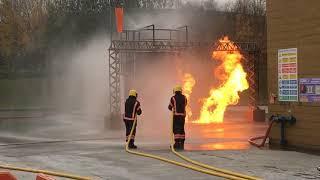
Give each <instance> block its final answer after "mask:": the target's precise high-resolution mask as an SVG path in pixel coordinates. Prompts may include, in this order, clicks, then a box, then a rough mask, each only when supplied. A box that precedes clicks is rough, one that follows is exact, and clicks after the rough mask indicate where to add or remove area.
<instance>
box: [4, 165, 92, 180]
mask: <svg viewBox="0 0 320 180" xmlns="http://www.w3.org/2000/svg"><path fill="white" fill-rule="evenodd" d="M0 168H2V169H9V170H15V171H24V172H31V173H42V174H47V175H52V176H56V177H63V178H69V179H76V180H92V178H90V177H81V176H76V175H72V174H65V173H58V172H53V171H45V170H37V169H30V168H21V167H15V166H7V165H0Z"/></svg>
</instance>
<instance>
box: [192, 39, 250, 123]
mask: <svg viewBox="0 0 320 180" xmlns="http://www.w3.org/2000/svg"><path fill="white" fill-rule="evenodd" d="M219 41H220V43H229V45H230V46H234V47H235V45H234V44H233V42H231V41H230V40H229V39H228V37H224V38H222V39H220V40H219ZM212 58H213V59H214V60H216V61H218V62H220V63H221V64H220V65H219V66H218V67H217V68H216V69H215V76H216V77H217V78H218V79H219V80H220V81H221V84H220V86H219V87H218V88H212V89H211V90H210V93H209V97H208V98H206V99H204V100H203V105H202V108H201V111H200V117H199V119H198V120H197V121H195V122H196V123H222V122H223V118H224V112H225V110H226V108H227V106H229V105H235V104H237V103H238V101H239V98H240V97H239V94H238V93H239V92H242V91H244V90H246V89H248V88H249V84H248V81H247V79H246V76H247V74H246V73H245V72H244V70H243V67H242V65H241V62H240V61H241V59H242V55H241V53H240V52H239V51H237V50H236V51H214V52H213V53H212Z"/></svg>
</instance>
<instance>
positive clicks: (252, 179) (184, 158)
mask: <svg viewBox="0 0 320 180" xmlns="http://www.w3.org/2000/svg"><path fill="white" fill-rule="evenodd" d="M171 132H172V135H171V137H172V138H171V146H170V149H171V151H172V152H173V153H174V154H175V155H177V156H178V157H180V158H181V159H183V160H185V161H187V162H189V163H191V164H194V165H197V166H200V167H203V168H206V169H210V170H213V171H216V172H220V173H224V174H229V175H232V176H237V177H240V178H244V179H248V180H258V179H259V178H256V177H252V176H247V175H244V174H240V173H236V172H232V171H229V170H225V169H221V168H216V167H213V166H209V165H207V164H204V163H201V162H198V161H195V160H192V159H190V158H188V157H186V156H184V155H182V154H180V153H178V152H177V151H176V150H175V149H174V148H173V143H174V134H173V113H172V116H171Z"/></svg>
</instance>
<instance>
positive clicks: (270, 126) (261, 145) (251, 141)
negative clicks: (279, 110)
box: [248, 121, 274, 148]
mask: <svg viewBox="0 0 320 180" xmlns="http://www.w3.org/2000/svg"><path fill="white" fill-rule="evenodd" d="M273 123H274V121H271V122H270V123H269V127H268V129H267V131H266V134H265V135H264V136H257V137H252V138H250V139H249V140H248V142H249V143H250V144H251V145H253V146H256V147H258V148H260V147H263V146H264V144H265V143H266V140H267V138H268V137H269V133H270V130H271V128H272V125H273ZM259 139H263V140H262V142H261V143H260V144H258V143H256V142H254V141H256V140H259Z"/></svg>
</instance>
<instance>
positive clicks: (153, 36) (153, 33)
mask: <svg viewBox="0 0 320 180" xmlns="http://www.w3.org/2000/svg"><path fill="white" fill-rule="evenodd" d="M152 38H153V45H154V44H155V31H154V24H152Z"/></svg>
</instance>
